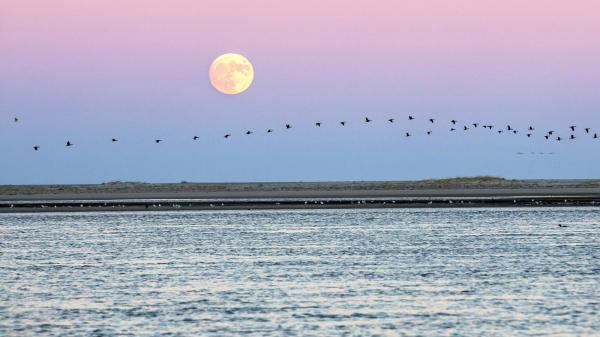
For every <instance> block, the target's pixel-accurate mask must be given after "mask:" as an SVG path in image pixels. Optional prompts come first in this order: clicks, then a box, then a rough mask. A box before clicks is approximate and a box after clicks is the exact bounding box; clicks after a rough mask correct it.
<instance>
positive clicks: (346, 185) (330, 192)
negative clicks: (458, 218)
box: [0, 177, 600, 213]
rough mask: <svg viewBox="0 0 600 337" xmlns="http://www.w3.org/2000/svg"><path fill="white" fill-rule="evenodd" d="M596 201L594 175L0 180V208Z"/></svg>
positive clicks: (599, 193)
mask: <svg viewBox="0 0 600 337" xmlns="http://www.w3.org/2000/svg"><path fill="white" fill-rule="evenodd" d="M596 205H600V180H504V179H499V178H486V177H478V178H456V179H442V180H426V181H396V182H318V183H232V184H220V183H211V184H202V183H179V184H144V183H127V182H125V183H121V182H117V183H108V184H99V185H0V212H3V213H8V212H10V213H14V212H64V211H69V212H72V211H112V210H127V211H138V210H143V211H145V210H183V209H185V210H215V209H308V208H371V207H385V208H389V207H395V208H397V207H509V206H510V207H514V206H596Z"/></svg>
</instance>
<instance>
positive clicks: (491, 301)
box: [0, 208, 600, 336]
mask: <svg viewBox="0 0 600 337" xmlns="http://www.w3.org/2000/svg"><path fill="white" fill-rule="evenodd" d="M559 223H560V224H564V225H567V226H568V227H558V224H559ZM166 334H170V335H214V336H229V335H256V336H269V335H301V336H310V335H313V336H332V335H408V336H412V335H414V336H417V335H436V336H439V335H442V336H443V335H447V336H459V335H465V336H476V335H485V336H494V335H496V336H509V335H519V336H521V335H599V334H600V208H554V209H553V208H535V209H524V208H519V209H426V210H403V209H396V210H390V209H385V210H383V209H382V210H317V211H313V210H311V211H222V212H164V213H158V212H157V213H77V214H75V213H73V214H11V215H8V214H4V215H0V335H2V336H33V335H36V336H37V335H53V336H59V335H60V336H66V335H135V336H138V335H166Z"/></svg>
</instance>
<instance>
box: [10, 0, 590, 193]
mask: <svg viewBox="0 0 600 337" xmlns="http://www.w3.org/2000/svg"><path fill="white" fill-rule="evenodd" d="M599 12H600V3H598V2H597V1H575V2H573V1H552V2H548V1H528V2H526V3H523V2H522V1H376V2H374V1H352V2H348V1H323V0H321V1H297V2H292V1H259V2H248V1H227V2H224V1H219V2H217V1H169V2H165V1H86V2H81V1H61V0H57V1H52V2H39V1H23V0H19V1H16V0H2V1H0V117H1V119H0V140H1V142H0V151H2V162H1V164H2V174H0V183H59V182H62V183H79V182H102V181H109V180H139V181H181V180H188V181H282V180H286V181H308V180H379V179H394V180H402V179H417V178H432V177H449V176H458V175H479V174H492V175H502V176H506V177H511V178H598V174H599V172H600V171H599V170H598V167H599V165H600V159H599V158H600V156H598V155H597V154H598V153H599V152H600V141H599V140H593V139H591V137H587V136H585V135H584V134H583V133H582V131H580V130H578V132H577V133H576V135H577V137H578V138H577V140H575V141H570V142H561V143H558V142H547V141H546V140H545V139H543V133H544V131H546V130H549V129H555V130H557V131H558V132H559V133H560V134H561V135H563V136H567V137H568V135H570V132H569V130H568V129H567V127H568V126H569V125H578V126H580V129H582V128H583V127H584V126H589V127H591V128H592V129H596V130H598V132H600V117H599V116H600V44H599V43H598V42H597V41H598V36H600V20H598V19H597V13H599ZM227 52H235V53H240V54H243V55H245V56H246V57H247V58H248V59H250V61H251V62H252V63H253V66H254V69H255V72H256V73H255V78H254V82H253V84H252V86H251V87H250V88H249V89H248V90H247V91H246V92H244V93H242V94H240V95H235V96H230V95H223V94H221V93H219V92H217V91H216V90H214V89H213V88H212V87H211V86H210V83H209V81H208V78H207V72H208V66H209V65H210V63H211V61H212V60H213V59H214V58H215V57H217V56H218V55H220V54H222V53H227ZM409 114H411V115H414V116H415V117H416V118H417V119H416V120H415V121H412V122H410V123H409V122H408V121H407V120H406V118H407V116H408V115H409ZM367 115H368V116H370V117H371V118H373V119H374V122H373V123H370V124H368V125H365V124H364V123H363V122H362V120H363V119H364V117H365V116H367ZM14 116H18V117H19V118H20V119H21V121H20V122H19V123H13V122H12V118H13V117H14ZM391 117H395V118H396V119H397V122H396V123H394V124H393V125H392V124H389V123H387V122H385V120H386V119H387V118H391ZM430 117H435V118H437V123H436V125H435V126H430V125H428V122H427V121H426V119H427V118H430ZM453 118H454V119H457V120H459V121H460V123H459V124H461V125H463V124H470V123H472V122H480V123H482V124H494V125H497V126H498V127H500V126H502V127H505V125H506V124H511V125H513V126H514V127H516V128H518V129H520V130H522V133H523V132H524V128H526V127H527V126H529V125H533V126H535V127H536V132H534V136H533V137H532V139H527V138H526V137H525V136H524V135H523V134H522V133H521V134H519V135H515V136H509V135H505V134H503V135H497V134H495V133H494V132H487V131H483V130H480V129H477V130H470V131H469V132H466V133H465V132H462V131H461V132H455V133H450V132H449V131H448V129H449V127H450V125H449V120H451V119H453ZM317 120H318V121H321V122H323V123H324V124H323V127H322V128H319V129H317V128H315V127H314V126H313V123H314V122H315V121H317ZM340 120H346V121H348V123H349V124H348V126H347V127H345V128H342V127H340V126H338V125H337V123H338V122H339V121H340ZM285 123H291V124H292V125H293V126H294V127H293V128H292V129H291V130H284V129H283V125H284V124H285ZM267 128H273V129H275V132H274V133H273V134H270V135H267V134H265V133H264V131H265V130H266V129H267ZM429 129H432V130H433V131H434V133H433V135H431V136H429V137H427V136H425V135H424V132H425V131H427V130H429ZM246 130H254V131H256V133H255V134H253V135H251V136H245V135H243V133H244V132H245V131H246ZM406 131H410V132H411V133H412V134H413V137H410V138H408V139H407V138H406V137H404V132H406ZM225 133H231V134H232V135H233V136H232V137H231V138H230V139H229V140H225V139H223V137H222V136H223V135H224V134H225ZM194 135H198V136H199V137H200V139H199V140H198V141H196V142H193V141H192V140H191V137H192V136H194ZM112 137H116V138H119V139H120V142H119V143H118V144H111V143H110V138H112ZM155 138H162V139H164V140H165V141H164V143H161V144H160V145H156V144H154V143H153V139H155ZM67 140H71V141H72V142H73V143H75V144H76V145H75V146H74V147H72V148H68V149H67V148H65V147H64V143H65V142H66V141H67ZM33 145H40V146H41V147H42V148H41V149H40V151H38V152H34V151H33V150H32V149H31V147H32V146H33ZM532 151H533V152H535V153H536V154H535V155H532V154H531V152H532ZM517 152H523V153H526V154H524V155H518V154H517ZM540 153H544V154H540ZM549 153H552V154H549Z"/></svg>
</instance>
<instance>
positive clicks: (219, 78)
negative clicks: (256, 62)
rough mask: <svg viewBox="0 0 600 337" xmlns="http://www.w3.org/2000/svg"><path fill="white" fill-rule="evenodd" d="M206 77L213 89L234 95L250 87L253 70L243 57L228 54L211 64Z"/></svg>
mask: <svg viewBox="0 0 600 337" xmlns="http://www.w3.org/2000/svg"><path fill="white" fill-rule="evenodd" d="M208 77H209V79H210V83H211V84H212V86H213V87H214V88H215V89H217V90H218V91H220V92H222V93H224V94H228V95H235V94H239V93H241V92H243V91H245V90H246V89H248V87H250V84H252V80H253V79H254V68H253V67H252V63H250V61H249V60H248V59H247V58H245V57H244V56H242V55H240V54H234V53H228V54H223V55H221V56H219V57H217V58H216V59H215V60H214V61H213V62H212V64H211V65H210V69H209V72H208Z"/></svg>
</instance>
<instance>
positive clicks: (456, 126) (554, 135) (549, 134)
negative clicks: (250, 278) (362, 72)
mask: <svg viewBox="0 0 600 337" xmlns="http://www.w3.org/2000/svg"><path fill="white" fill-rule="evenodd" d="M415 119H416V118H415V117H413V116H411V115H409V116H408V121H409V122H410V121H414V120H415ZM13 121H14V123H19V122H20V120H19V117H14V119H13ZM395 121H396V119H395V118H389V119H387V120H386V123H390V124H393V123H395ZM372 122H373V119H371V118H369V117H365V118H364V120H363V123H365V124H368V123H372ZM426 122H428V123H429V124H430V125H433V124H438V123H437V120H436V119H435V118H428V119H427V121H426ZM338 124H339V126H340V127H345V126H346V125H347V122H346V121H340V122H338ZM322 125H323V123H322V122H315V123H314V126H315V127H317V128H320V127H321V126H322ZM479 127H481V128H483V129H488V130H489V131H495V132H497V133H498V134H502V133H510V134H515V135H516V134H519V133H520V131H519V130H517V129H515V128H513V127H512V126H511V125H506V127H505V128H504V127H495V126H494V125H491V124H480V123H468V124H460V123H459V122H458V121H457V120H455V119H452V120H450V123H449V131H450V132H456V131H468V130H470V129H475V128H479ZM291 128H292V125H291V124H285V129H286V130H289V129H291ZM579 129H580V128H578V126H576V125H570V126H569V127H568V128H566V129H565V130H568V131H569V132H568V136H561V135H559V133H558V132H557V131H555V130H547V131H546V132H545V133H544V134H543V136H544V138H545V139H546V140H552V141H558V142H560V141H563V140H565V139H568V140H575V139H576V138H577V136H576V135H575V134H576V130H579ZM581 129H582V130H583V131H584V132H585V135H586V136H588V137H590V138H592V139H599V138H600V137H599V136H598V133H597V132H594V131H592V128H590V127H584V128H581ZM535 130H536V129H535V128H534V127H533V126H529V127H527V128H526V129H525V131H523V132H521V133H522V134H524V135H525V136H526V137H527V138H531V137H533V136H534V131H535ZM266 132H267V133H272V132H274V129H267V130H266ZM253 133H255V131H253V130H247V131H246V132H245V133H244V134H245V135H251V134H253ZM432 133H433V130H428V131H425V134H426V135H431V134H432ZM412 136H413V134H411V133H410V132H405V137H412ZM223 137H224V138H225V139H228V138H230V137H232V134H230V133H226V134H225V135H223ZM191 139H192V140H194V141H196V140H198V139H200V137H199V136H193V137H191ZM110 141H111V142H112V143H116V142H118V141H119V139H118V138H111V139H110ZM161 142H163V139H154V143H156V144H160V143H161ZM74 145H75V144H74V143H73V142H71V141H70V140H67V141H66V143H65V146H67V147H71V146H74ZM40 149H41V146H40V145H34V146H33V150H34V151H38V150H40Z"/></svg>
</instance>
